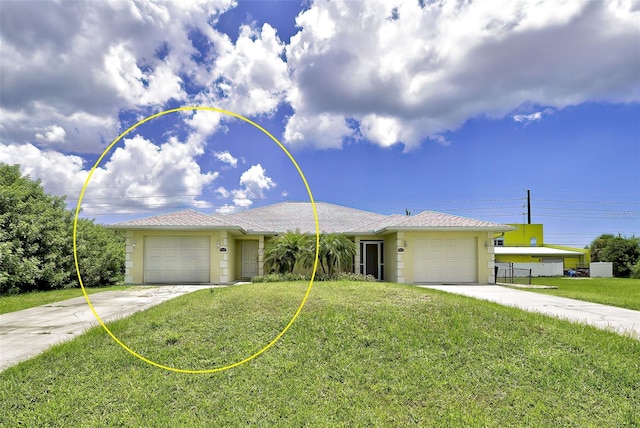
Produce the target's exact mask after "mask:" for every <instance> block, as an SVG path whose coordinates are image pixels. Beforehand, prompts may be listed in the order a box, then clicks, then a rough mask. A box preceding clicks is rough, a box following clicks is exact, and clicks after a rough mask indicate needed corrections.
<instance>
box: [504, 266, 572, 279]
mask: <svg viewBox="0 0 640 428" xmlns="http://www.w3.org/2000/svg"><path fill="white" fill-rule="evenodd" d="M496 266H498V269H500V270H503V269H510V267H511V263H496ZM513 267H514V268H516V269H518V270H517V271H514V273H513V276H516V277H526V276H529V272H528V270H529V269H531V276H563V275H564V267H563V266H562V263H513ZM520 269H524V270H526V272H525V271H523V270H520Z"/></svg>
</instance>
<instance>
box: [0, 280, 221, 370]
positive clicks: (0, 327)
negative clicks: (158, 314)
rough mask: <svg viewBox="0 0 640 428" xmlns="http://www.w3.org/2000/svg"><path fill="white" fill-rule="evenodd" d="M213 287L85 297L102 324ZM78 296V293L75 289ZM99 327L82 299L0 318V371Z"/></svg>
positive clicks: (162, 288) (149, 289) (146, 289)
mask: <svg viewBox="0 0 640 428" xmlns="http://www.w3.org/2000/svg"><path fill="white" fill-rule="evenodd" d="M212 287H221V286H217V285H204V286H200V285H175V286H174V285H169V286H164V285H163V286H159V287H132V288H129V289H126V290H122V291H105V292H102V293H96V294H91V295H89V299H90V300H91V304H92V305H93V307H94V308H95V310H96V312H97V313H98V315H100V318H101V319H102V321H104V322H109V321H114V320H117V319H120V318H124V317H126V316H129V315H131V314H133V313H135V312H138V311H142V310H145V309H148V308H150V307H152V306H155V305H157V304H159V303H162V302H164V301H166V300H169V299H173V298H175V297H178V296H182V295H183V294H187V293H191V292H193V291H197V290H202V289H205V288H212ZM78 292H79V293H80V290H78ZM95 325H99V323H98V320H96V318H95V317H94V316H93V313H92V312H91V309H89V305H88V304H87V301H86V300H85V298H84V296H82V297H76V298H73V299H69V300H64V301H62V302H56V303H50V304H48V305H44V306H38V307H36V308H31V309H25V310H22V311H17V312H11V313H8V314H4V315H0V371H2V370H4V369H6V368H8V367H11V366H13V365H15V364H18V363H19V362H20V361H24V360H27V359H29V358H31V357H34V356H36V355H38V354H40V353H42V352H43V351H45V350H47V349H48V348H49V347H51V346H52V345H54V344H56V343H60V342H63V341H65V340H70V339H73V338H74V337H76V336H78V335H80V334H82V333H83V332H85V331H86V330H88V329H89V328H91V327H93V326H95Z"/></svg>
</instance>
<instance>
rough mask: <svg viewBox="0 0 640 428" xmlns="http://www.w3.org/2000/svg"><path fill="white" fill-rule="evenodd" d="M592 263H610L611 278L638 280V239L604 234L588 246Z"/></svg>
mask: <svg viewBox="0 0 640 428" xmlns="http://www.w3.org/2000/svg"><path fill="white" fill-rule="evenodd" d="M589 248H590V250H591V261H592V262H612V263H613V276H615V277H619V278H640V238H637V237H635V236H632V237H629V238H626V237H623V236H620V235H618V236H614V235H611V234H604V235H600V236H599V237H597V238H596V239H595V240H594V241H593V242H592V243H591V245H590V247H589Z"/></svg>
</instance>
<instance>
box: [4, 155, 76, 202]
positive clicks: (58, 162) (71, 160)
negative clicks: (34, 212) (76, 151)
mask: <svg viewBox="0 0 640 428" xmlns="http://www.w3.org/2000/svg"><path fill="white" fill-rule="evenodd" d="M0 162H2V163H6V164H9V165H13V164H19V165H20V169H21V171H22V173H23V174H28V175H29V176H30V177H31V178H32V179H34V180H36V179H40V180H41V181H42V186H43V187H44V189H45V191H46V192H47V193H52V194H55V195H61V196H62V195H66V196H67V197H68V199H67V202H69V203H72V201H73V200H74V199H75V200H76V201H77V199H78V196H79V195H80V190H81V189H82V184H83V183H84V181H85V180H86V179H87V174H88V172H87V171H86V170H85V169H83V167H84V161H83V160H82V158H81V157H79V156H74V155H64V154H62V153H58V152H55V151H51V150H40V149H39V148H37V147H36V146H34V145H32V144H24V145H20V146H9V145H5V144H2V143H0Z"/></svg>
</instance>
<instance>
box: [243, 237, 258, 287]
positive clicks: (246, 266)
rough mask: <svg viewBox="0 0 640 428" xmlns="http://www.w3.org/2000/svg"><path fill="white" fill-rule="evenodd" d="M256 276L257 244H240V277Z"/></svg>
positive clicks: (247, 242) (253, 242) (251, 242)
mask: <svg viewBox="0 0 640 428" xmlns="http://www.w3.org/2000/svg"><path fill="white" fill-rule="evenodd" d="M256 275H258V242H256V241H243V242H242V275H241V276H242V277H243V278H253V277H254V276H256Z"/></svg>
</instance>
